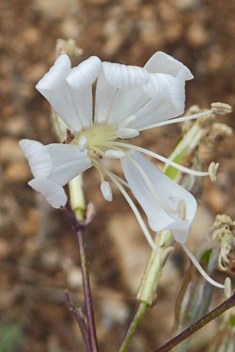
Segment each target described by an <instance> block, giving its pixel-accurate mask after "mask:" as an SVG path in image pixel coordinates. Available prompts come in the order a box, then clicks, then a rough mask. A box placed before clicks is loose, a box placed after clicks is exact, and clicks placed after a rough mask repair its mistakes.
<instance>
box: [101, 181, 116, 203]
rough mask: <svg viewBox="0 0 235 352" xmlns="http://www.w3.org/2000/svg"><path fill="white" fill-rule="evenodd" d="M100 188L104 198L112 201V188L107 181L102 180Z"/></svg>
mask: <svg viewBox="0 0 235 352" xmlns="http://www.w3.org/2000/svg"><path fill="white" fill-rule="evenodd" d="M100 190H101V192H102V194H103V197H104V199H106V200H107V201H109V202H112V200H113V194H112V188H111V185H110V183H109V182H108V181H103V182H102V183H101V185H100Z"/></svg>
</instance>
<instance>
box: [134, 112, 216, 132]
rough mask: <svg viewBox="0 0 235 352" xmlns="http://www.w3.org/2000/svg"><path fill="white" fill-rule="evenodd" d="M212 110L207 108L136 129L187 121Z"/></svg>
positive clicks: (143, 129)
mask: <svg viewBox="0 0 235 352" xmlns="http://www.w3.org/2000/svg"><path fill="white" fill-rule="evenodd" d="M212 112H213V110H207V111H203V112H200V113H198V114H194V115H190V116H182V117H177V118H176V119H171V120H167V121H162V122H157V123H154V124H153V125H149V126H144V127H140V128H138V131H139V132H140V131H145V130H149V129H150V128H154V127H160V126H165V125H170V124H172V123H178V122H183V121H187V120H193V119H197V118H198V117H201V116H204V115H208V114H210V113H212Z"/></svg>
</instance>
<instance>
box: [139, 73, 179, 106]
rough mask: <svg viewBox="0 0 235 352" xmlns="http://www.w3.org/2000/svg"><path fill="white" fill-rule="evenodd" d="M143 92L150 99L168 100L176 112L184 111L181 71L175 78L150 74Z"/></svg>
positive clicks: (160, 74)
mask: <svg viewBox="0 0 235 352" xmlns="http://www.w3.org/2000/svg"><path fill="white" fill-rule="evenodd" d="M144 90H145V92H146V93H147V94H148V95H149V96H150V97H151V98H152V99H159V100H163V99H169V98H170V99H171V101H172V103H173V104H174V105H175V107H176V108H177V109H178V110H180V111H182V110H183V109H184V103H185V76H184V71H183V70H182V69H181V70H180V71H179V73H178V75H177V76H176V77H173V76H171V75H168V74H163V73H154V74H151V75H150V78H149V80H148V83H147V84H145V86H144Z"/></svg>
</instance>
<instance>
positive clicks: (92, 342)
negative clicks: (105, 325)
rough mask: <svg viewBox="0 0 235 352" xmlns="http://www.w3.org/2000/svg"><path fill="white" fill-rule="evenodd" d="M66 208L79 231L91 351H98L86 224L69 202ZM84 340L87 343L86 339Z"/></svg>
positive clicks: (78, 237) (76, 229)
mask: <svg viewBox="0 0 235 352" xmlns="http://www.w3.org/2000/svg"><path fill="white" fill-rule="evenodd" d="M65 208H66V210H67V212H68V215H69V217H70V219H71V222H72V224H73V227H74V229H75V231H76V232H77V239H78V246H79V252H80V260H81V270H82V280H83V290H84V297H85V306H86V313H87V327H88V333H89V352H97V351H98V344H97V336H96V327H95V317H94V310H93V303H92V297H91V288H90V280H89V272H88V265H87V258H86V250H85V246H84V240H83V232H84V230H85V228H86V226H85V225H84V224H82V223H80V222H79V221H78V220H77V219H76V216H75V214H74V212H73V210H72V209H71V207H70V204H69V202H67V204H66V205H65ZM84 342H85V344H86V341H84ZM86 345H87V344H86Z"/></svg>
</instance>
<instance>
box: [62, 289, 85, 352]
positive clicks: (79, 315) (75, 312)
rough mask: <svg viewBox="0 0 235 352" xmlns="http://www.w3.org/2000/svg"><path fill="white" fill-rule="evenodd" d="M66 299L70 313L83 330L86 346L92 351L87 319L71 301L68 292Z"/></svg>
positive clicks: (66, 292)
mask: <svg viewBox="0 0 235 352" xmlns="http://www.w3.org/2000/svg"><path fill="white" fill-rule="evenodd" d="M65 297H66V301H67V305H68V308H69V311H70V312H71V313H72V314H73V316H74V318H75V319H76V321H77V323H78V326H79V328H80V330H81V333H82V337H83V341H84V343H85V346H86V350H87V351H91V346H90V341H89V333H88V329H87V323H86V320H85V317H84V315H83V313H82V312H81V310H80V309H77V308H75V306H74V304H73V302H72V301H71V299H70V297H69V293H68V291H65Z"/></svg>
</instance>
